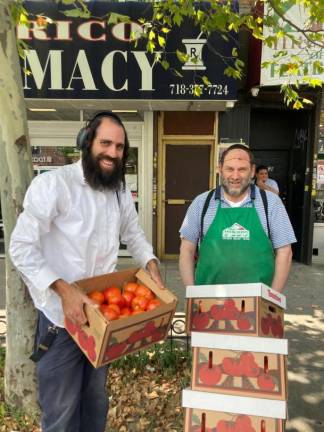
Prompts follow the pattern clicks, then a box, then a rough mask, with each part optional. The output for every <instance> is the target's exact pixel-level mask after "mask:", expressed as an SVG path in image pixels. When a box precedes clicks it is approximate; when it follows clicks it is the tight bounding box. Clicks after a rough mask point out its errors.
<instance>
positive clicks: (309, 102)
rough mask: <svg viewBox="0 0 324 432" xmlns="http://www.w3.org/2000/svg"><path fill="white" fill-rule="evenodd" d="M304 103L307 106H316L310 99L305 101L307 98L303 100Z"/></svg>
mask: <svg viewBox="0 0 324 432" xmlns="http://www.w3.org/2000/svg"><path fill="white" fill-rule="evenodd" d="M302 103H303V104H307V105H314V104H313V101H311V100H310V99H305V98H303V99H302Z"/></svg>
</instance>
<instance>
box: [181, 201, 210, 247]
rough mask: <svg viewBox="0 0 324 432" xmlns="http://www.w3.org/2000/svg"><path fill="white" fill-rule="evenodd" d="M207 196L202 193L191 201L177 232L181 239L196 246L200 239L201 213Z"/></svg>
mask: <svg viewBox="0 0 324 432" xmlns="http://www.w3.org/2000/svg"><path fill="white" fill-rule="evenodd" d="M207 195H208V192H204V193H203V194H201V195H198V196H197V197H196V198H195V199H194V200H193V202H192V203H191V204H190V206H189V208H188V210H187V213H186V216H185V218H184V220H183V222H182V225H181V227H180V230H179V232H180V237H181V238H185V239H186V240H189V241H191V242H192V243H194V244H197V243H198V241H199V239H200V219H201V212H202V206H203V204H204V202H205V200H206V197H207Z"/></svg>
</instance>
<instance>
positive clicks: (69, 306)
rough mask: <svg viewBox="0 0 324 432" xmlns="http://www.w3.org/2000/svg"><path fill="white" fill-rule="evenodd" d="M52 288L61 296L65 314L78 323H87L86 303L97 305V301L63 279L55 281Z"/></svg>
mask: <svg viewBox="0 0 324 432" xmlns="http://www.w3.org/2000/svg"><path fill="white" fill-rule="evenodd" d="M51 288H52V289H53V290H54V291H55V292H56V293H57V294H58V295H59V296H60V297H61V300H62V308H63V313H64V316H65V317H66V318H68V319H69V320H71V321H72V322H73V323H74V324H76V325H82V324H86V322H87V317H86V315H85V313H84V304H85V303H87V304H90V305H93V306H95V307H97V305H96V303H95V302H93V301H92V300H91V299H90V298H89V297H88V296H87V295H85V294H84V293H83V292H81V291H80V289H79V288H78V287H77V286H76V285H71V284H69V283H67V282H65V281H64V280H63V279H58V280H57V281H55V282H53V283H52V285H51Z"/></svg>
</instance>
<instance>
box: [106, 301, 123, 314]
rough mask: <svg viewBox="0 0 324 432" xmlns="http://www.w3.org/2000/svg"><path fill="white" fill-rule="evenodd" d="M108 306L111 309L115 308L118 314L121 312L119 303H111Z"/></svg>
mask: <svg viewBox="0 0 324 432" xmlns="http://www.w3.org/2000/svg"><path fill="white" fill-rule="evenodd" d="M108 306H110V308H109V310H114V311H115V312H116V314H117V315H119V314H120V307H119V306H118V305H117V304H114V303H111V304H109V305H108Z"/></svg>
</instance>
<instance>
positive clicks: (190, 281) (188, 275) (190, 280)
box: [179, 247, 195, 286]
mask: <svg viewBox="0 0 324 432" xmlns="http://www.w3.org/2000/svg"><path fill="white" fill-rule="evenodd" d="M179 270H180V275H181V279H182V282H183V284H184V286H187V285H194V283H195V254H194V252H193V251H191V250H187V249H186V248H184V247H181V249H180V257H179Z"/></svg>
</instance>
